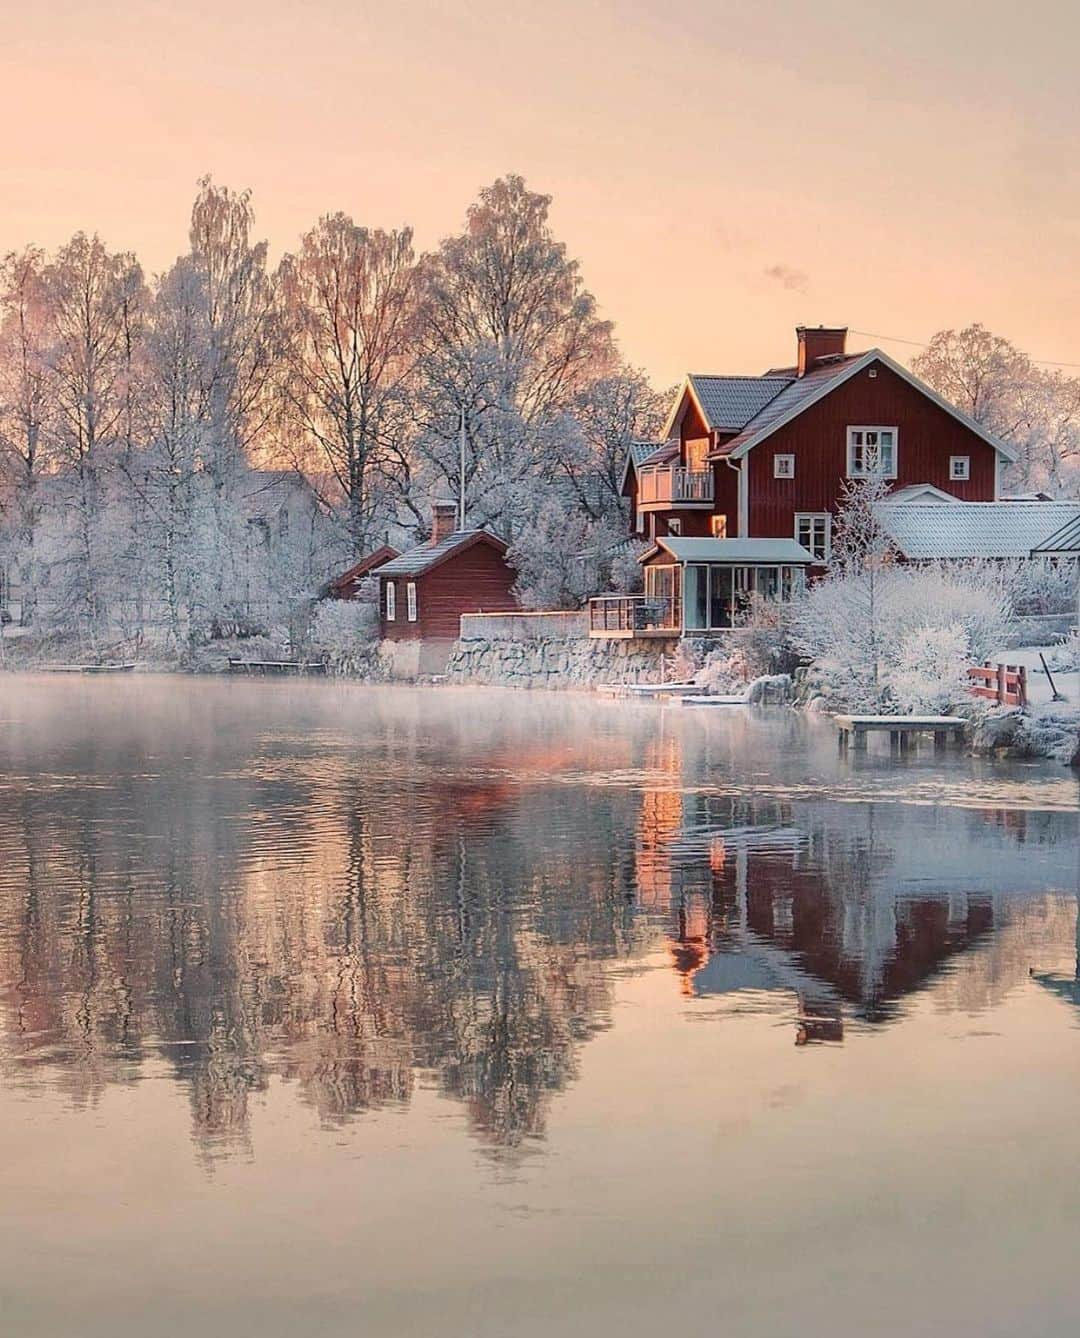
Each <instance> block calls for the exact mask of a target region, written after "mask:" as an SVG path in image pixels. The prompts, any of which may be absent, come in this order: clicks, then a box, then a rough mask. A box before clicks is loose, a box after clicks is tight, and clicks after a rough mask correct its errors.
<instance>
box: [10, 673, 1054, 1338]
mask: <svg viewBox="0 0 1080 1338" xmlns="http://www.w3.org/2000/svg"><path fill="white" fill-rule="evenodd" d="M1077 809H1078V788H1077V782H1076V779H1075V777H1072V776H1070V775H1069V774H1068V773H1065V772H1063V771H1061V770H1060V769H1056V768H1049V767H1045V766H1042V765H1034V764H1033V765H1031V766H1018V765H1016V764H1011V765H1006V764H1000V763H992V762H977V761H973V760H970V759H964V758H959V757H947V758H933V757H912V758H904V759H893V760H890V759H889V758H888V757H887V756H882V755H878V754H876V753H874V752H871V753H870V754H869V755H867V756H850V757H848V758H841V757H839V756H838V754H837V752H836V748H835V742H834V739H833V736H832V734H831V732H830V730H829V728H828V726H827V725H826V724H824V723H822V722H819V721H814V720H811V719H807V718H804V717H801V716H799V715H797V714H795V713H791V712H779V711H778V712H773V713H757V714H755V713H749V712H731V713H726V712H724V711H708V712H695V711H692V710H687V709H678V708H667V709H664V708H659V707H657V706H656V705H653V704H650V705H638V704H633V705H623V704H620V703H614V702H606V701H598V700H595V699H593V698H590V697H585V696H576V695H570V694H567V695H559V694H551V695H547V694H530V695H522V694H511V693H501V692H497V691H490V690H485V691H481V690H476V691H473V690H467V689H449V688H447V689H416V690H413V689H406V688H366V687H363V686H359V685H354V684H348V685H337V684H333V683H324V682H311V683H289V682H284V683H259V682H255V683H252V682H250V681H247V682H232V681H228V680H199V679H193V678H181V677H177V678H165V677H160V678H155V677H150V676H146V677H143V676H137V675H136V676H131V677H127V678H125V680H124V681H123V682H120V681H118V680H115V679H113V680H106V679H89V680H87V679H82V678H77V677H76V678H69V677H66V676H65V677H40V678H25V679H17V678H14V677H7V678H0V1230H2V1232H3V1234H4V1236H5V1238H6V1240H7V1242H8V1244H7V1245H6V1246H5V1248H4V1249H3V1250H2V1251H0V1328H4V1326H5V1325H6V1326H7V1328H6V1330H5V1331H10V1332H12V1333H15V1334H20V1335H21V1334H30V1335H36V1334H49V1335H55V1334H68V1333H70V1334H73V1335H75V1334H78V1335H80V1338H82V1335H97V1334H99V1333H100V1334H106V1333H108V1334H116V1333H123V1334H129V1333H130V1334H140V1335H142V1334H156V1333H162V1334H172V1333H179V1332H187V1331H188V1330H189V1329H191V1328H192V1327H193V1326H194V1325H196V1324H202V1325H203V1327H204V1328H205V1329H206V1330H207V1331H208V1332H212V1333H218V1332H221V1333H225V1332H228V1333H231V1334H247V1333H252V1334H254V1333H259V1334H260V1335H277V1334H279V1333H280V1334H286V1333H289V1334H292V1333H294V1332H296V1331H297V1329H298V1328H299V1329H300V1330H302V1331H305V1332H319V1333H326V1334H333V1335H337V1334H346V1333H348V1334H354V1333H364V1334H365V1335H367V1334H375V1335H382V1334H387V1335H398V1334H413V1333H423V1334H427V1333H432V1332H439V1333H444V1334H483V1335H487V1334H491V1335H495V1334H500V1335H502V1334H514V1335H516V1334H526V1335H532V1334H551V1333H556V1332H579V1331H585V1330H586V1328H591V1329H592V1331H594V1332H596V1333H600V1334H607V1333H611V1334H616V1333H618V1334H619V1335H621V1336H623V1338H625V1335H636V1334H639V1333H640V1334H646V1333H648V1334H654V1333H655V1331H656V1328H657V1326H658V1325H660V1324H669V1323H671V1319H672V1315H673V1312H675V1311H677V1313H678V1318H679V1322H680V1323H681V1324H682V1326H683V1327H684V1328H687V1329H688V1330H689V1331H690V1332H692V1333H698V1332H705V1331H709V1332H712V1331H713V1329H714V1327H715V1326H716V1325H717V1324H719V1325H720V1326H721V1329H722V1331H723V1332H724V1333H725V1334H741V1333H746V1334H755V1335H756V1334H763V1335H764V1334H776V1333H783V1332H794V1331H799V1332H801V1333H826V1332H828V1333H830V1334H838V1333H841V1334H846V1333H852V1334H862V1333H864V1332H867V1331H870V1330H871V1329H872V1330H873V1331H874V1332H875V1333H889V1334H891V1333H897V1334H900V1333H905V1334H909V1333H918V1332H927V1333H930V1332H935V1333H937V1332H942V1331H945V1332H949V1331H952V1332H978V1333H980V1334H985V1333H998V1332H1000V1333H1002V1334H1004V1333H1016V1332H1020V1331H1023V1332H1025V1333H1043V1332H1045V1333H1056V1332H1060V1331H1061V1326H1062V1325H1063V1324H1065V1323H1068V1322H1073V1323H1075V1321H1076V1320H1077V1319H1080V1294H1078V1293H1077V1290H1076V1288H1075V1287H1074V1285H1073V1283H1072V1281H1071V1275H1072V1272H1073V1269H1074V1265H1073V1263H1072V1261H1073V1259H1074V1257H1075V1253H1076V1250H1077V1247H1078V1246H1080V1191H1078V1190H1074V1188H1073V1181H1074V1179H1075V1177H1074V1175H1073V1174H1072V1171H1071V1167H1072V1166H1073V1164H1074V1161H1075V1155H1074V1152H1075V1146H1076V1140H1075V1125H1076V1111H1077V1110H1078V1109H1080V1104H1078V1100H1077V1098H1078V1097H1080V983H1078V980H1077V892H1078V881H1077V837H1078V813H1077Z"/></svg>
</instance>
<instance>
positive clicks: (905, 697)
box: [889, 622, 972, 711]
mask: <svg viewBox="0 0 1080 1338" xmlns="http://www.w3.org/2000/svg"><path fill="white" fill-rule="evenodd" d="M971 658H972V656H971V643H970V641H969V639H968V634H967V631H966V630H965V628H964V627H963V625H962V624H961V623H959V622H955V623H951V624H949V625H947V626H943V627H935V626H923V627H920V628H918V629H917V630H916V631H914V632H911V633H909V634H908V635H907V636H906V637H905V638H904V640H903V641H902V642H901V643H900V645H899V647H898V649H897V656H896V664H895V667H894V668H893V669H892V671H891V673H890V675H889V686H890V687H891V689H892V693H893V697H894V698H895V700H896V702H897V703H898V705H900V706H901V707H902V708H903V709H904V710H906V711H920V710H932V711H941V710H943V709H944V708H945V707H947V706H948V705H949V703H950V702H953V701H955V700H956V699H957V697H959V696H961V695H962V694H963V692H964V689H965V687H966V680H967V669H968V666H969V664H970V663H971Z"/></svg>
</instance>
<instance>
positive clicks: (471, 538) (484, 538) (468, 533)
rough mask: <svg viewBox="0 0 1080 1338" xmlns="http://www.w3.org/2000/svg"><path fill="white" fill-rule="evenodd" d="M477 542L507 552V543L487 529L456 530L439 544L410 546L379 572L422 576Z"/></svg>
mask: <svg viewBox="0 0 1080 1338" xmlns="http://www.w3.org/2000/svg"><path fill="white" fill-rule="evenodd" d="M475 543H489V544H491V545H492V547H494V548H497V549H498V550H499V552H500V553H505V552H506V544H505V543H503V541H502V540H501V539H500V538H499V537H498V536H497V535H494V534H491V533H489V531H487V530H455V531H454V533H453V534H448V535H447V536H446V538H445V539H440V540H439V542H438V543H437V544H421V545H420V546H419V547H418V548H410V549H409V551H408V552H407V553H402V554H401V556H400V557H396V558H391V560H390V561H389V562H384V563H383V564H382V566H381V567H379V569H378V573H379V575H380V576H422V575H423V574H424V573H425V572H428V571H430V570H431V569H432V567H437V566H438V565H439V564H440V563H441V562H445V561H446V560H447V558H451V557H453V556H454V554H455V553H457V552H458V551H460V550H462V549H465V548H471V547H472V545H473V544H475Z"/></svg>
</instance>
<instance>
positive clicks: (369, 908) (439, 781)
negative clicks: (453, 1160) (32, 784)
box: [0, 723, 638, 1155]
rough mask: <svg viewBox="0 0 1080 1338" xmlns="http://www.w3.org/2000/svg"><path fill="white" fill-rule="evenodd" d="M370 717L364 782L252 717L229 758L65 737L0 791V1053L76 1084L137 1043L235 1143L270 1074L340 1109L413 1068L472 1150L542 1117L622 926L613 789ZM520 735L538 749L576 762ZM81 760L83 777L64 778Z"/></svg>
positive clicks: (120, 1061) (212, 1148)
mask: <svg viewBox="0 0 1080 1338" xmlns="http://www.w3.org/2000/svg"><path fill="white" fill-rule="evenodd" d="M394 728H395V731H397V732H396V733H395V737H394V739H393V748H392V749H389V750H388V751H387V753H385V754H382V753H381V752H380V758H383V757H386V758H388V759H389V761H388V765H389V766H394V765H396V766H400V768H401V769H400V772H399V773H398V775H397V776H396V777H394V778H392V779H391V781H390V783H388V778H387V771H386V769H383V768H380V767H379V766H373V765H372V764H371V762H370V760H365V761H364V762H363V763H361V764H356V763H354V762H352V761H351V760H350V759H349V758H348V757H347V756H342V757H338V758H335V759H331V760H330V762H329V763H328V761H327V759H326V758H325V757H321V756H317V755H316V753H315V751H314V750H312V751H311V752H310V753H309V754H305V751H304V749H303V748H300V749H298V750H297V749H290V750H286V751H285V754H284V755H283V756H281V757H278V758H275V757H274V756H270V755H268V754H267V753H266V752H265V751H264V750H262V749H261V748H260V746H259V743H258V739H257V736H252V737H250V738H248V739H246V740H245V742H246V743H247V745H248V751H247V752H245V751H244V750H243V749H237V748H235V741H233V742H231V743H230V745H229V747H228V750H227V755H226V746H225V744H224V743H222V744H221V745H218V744H217V743H216V742H215V741H214V739H213V738H212V737H204V738H202V739H201V740H200V743H201V747H202V750H203V751H202V753H201V754H200V756H199V757H198V758H197V760H193V759H192V757H191V756H190V743H189V742H188V741H187V740H184V741H183V743H182V744H181V743H180V742H179V741H173V740H171V738H168V737H167V738H166V740H165V741H164V745H162V746H163V747H164V752H165V754H166V760H165V764H164V765H160V764H159V770H158V774H157V775H156V776H153V777H150V778H148V777H147V776H146V774H145V771H144V769H143V768H142V767H140V766H139V765H137V764H135V763H132V762H131V761H130V760H128V759H126V758H125V756H124V755H123V753H122V752H121V750H120V749H119V748H117V750H116V752H115V755H111V756H109V757H108V758H99V759H87V758H85V757H78V758H75V757H72V758H68V759H65V762H66V765H64V766H63V767H61V768H60V770H61V771H62V772H63V774H64V779H63V780H62V781H60V782H59V783H57V784H55V785H53V786H48V785H46V786H42V787H40V788H38V789H37V790H35V791H34V792H33V797H30V794H31V792H29V791H28V792H27V795H26V797H25V798H24V800H23V803H22V807H21V808H20V807H18V806H12V807H9V808H6V809H4V810H3V811H0V851H3V852H5V853H6V852H9V851H16V852H18V856H19V857H18V859H17V860H14V861H13V860H8V861H6V863H5V862H3V861H0V980H3V981H8V982H11V984H9V985H7V986H5V987H4V989H3V994H2V996H0V1016H2V1019H3V1032H4V1034H3V1038H2V1041H0V1054H6V1055H7V1056H8V1057H9V1058H15V1057H17V1058H18V1059H19V1060H20V1068H21V1071H22V1073H23V1075H24V1077H25V1076H26V1075H28V1074H30V1073H31V1072H32V1070H33V1069H34V1068H35V1067H39V1068H41V1067H48V1068H49V1070H50V1081H55V1082H58V1083H59V1084H61V1085H62V1086H63V1087H64V1088H66V1089H67V1090H68V1091H69V1092H70V1093H71V1095H72V1097H73V1098H74V1099H76V1100H78V1101H80V1102H87V1101H93V1100H96V1098H97V1097H98V1096H99V1095H100V1094H101V1092H102V1091H103V1090H104V1088H105V1087H106V1086H107V1085H108V1084H110V1083H117V1082H130V1081H134V1080H136V1079H137V1078H138V1077H139V1076H140V1074H141V1073H142V1072H143V1070H144V1066H145V1063H146V1062H147V1061H148V1060H150V1059H156V1058H160V1060H161V1061H163V1062H164V1063H165V1064H166V1065H167V1066H168V1068H169V1069H170V1071H171V1072H172V1074H173V1075H174V1077H175V1078H176V1079H177V1080H178V1081H179V1082H181V1083H182V1084H183V1085H184V1086H185V1087H186V1089H187V1091H188V1093H189V1099H190V1103H191V1110H192V1121H193V1129H194V1133H195V1136H196V1138H197V1139H198V1141H199V1143H200V1146H201V1147H203V1148H204V1149H205V1151H206V1152H207V1154H210V1155H213V1154H215V1153H216V1152H229V1151H230V1150H232V1149H234V1148H236V1147H243V1146H244V1145H245V1143H246V1139H247V1137H248V1122H249V1097H250V1094H251V1093H252V1092H253V1091H259V1090H263V1089H265V1088H266V1087H267V1085H268V1084H269V1083H270V1082H271V1081H272V1080H273V1079H274V1078H278V1079H280V1080H284V1081H288V1082H291V1083H295V1084H296V1085H297V1086H298V1088H299V1089H300V1091H301V1092H302V1094H303V1096H304V1099H305V1100H306V1101H308V1102H309V1103H310V1104H311V1105H312V1106H313V1107H314V1109H315V1110H317V1111H318V1113H319V1115H320V1117H321V1118H322V1119H323V1120H325V1121H328V1122H338V1121H342V1120H347V1119H349V1118H351V1117H353V1116H355V1115H356V1114H358V1113H360V1112H363V1111H365V1110H368V1109H371V1108H374V1107H378V1106H381V1105H385V1104H395V1103H401V1102H404V1101H406V1100H408V1099H409V1096H410V1093H411V1091H412V1088H413V1083H414V1081H415V1075H416V1074H417V1073H422V1074H425V1075H430V1077H431V1078H432V1079H433V1080H434V1082H435V1083H436V1085H437V1086H438V1088H439V1090H441V1091H442V1092H444V1093H445V1094H446V1095H447V1096H448V1097H450V1098H452V1099H455V1100H458V1101H460V1102H462V1103H463V1104H464V1107H465V1109H466V1110H467V1111H468V1113H469V1117H470V1120H471V1122H472V1124H473V1126H474V1128H475V1129H476V1131H477V1132H478V1133H479V1134H480V1135H481V1136H482V1137H483V1138H484V1139H485V1140H486V1141H490V1142H491V1143H492V1144H493V1145H497V1146H513V1145H516V1144H518V1143H520V1142H521V1141H522V1140H523V1139H527V1138H529V1137H533V1136H536V1135H538V1134H540V1133H542V1131H543V1128H544V1123H545V1117H546V1109H547V1105H548V1102H549V1100H550V1098H551V1095H552V1094H553V1093H556V1092H558V1091H559V1090H561V1089H562V1088H563V1087H564V1086H565V1085H566V1084H567V1082H569V1081H571V1080H572V1079H573V1077H574V1074H575V1072H576V1064H577V1058H576V1057H577V1051H578V1049H579V1048H580V1046H581V1045H582V1044H583V1043H584V1042H585V1041H586V1040H587V1039H588V1037H589V1036H590V1035H592V1034H593V1033H594V1032H595V1030H596V1029H597V1028H598V1027H602V1026H604V1025H606V1018H607V1014H608V1011H609V1008H610V986H609V983H608V980H607V977H606V975H605V973H604V969H603V962H604V960H605V959H606V958H610V957H612V956H614V955H622V954H625V953H627V952H628V951H631V950H633V949H634V947H635V946H636V943H637V941H638V940H637V937H636V936H637V933H638V930H637V929H636V927H635V925H636V921H635V919H634V914H633V908H632V906H631V904H630V896H629V892H630V887H631V884H630V882H629V879H630V875H631V872H632V870H630V869H629V868H627V867H626V865H625V859H626V856H625V852H626V851H627V850H628V849H629V848H631V847H632V843H631V842H630V840H629V839H628V830H629V826H630V823H631V821H632V811H631V810H632V808H633V796H632V794H631V793H629V792H627V793H625V794H624V795H620V796H619V797H618V800H617V802H616V803H614V804H613V803H611V801H610V799H609V798H605V799H597V798H595V797H591V796H590V795H589V794H582V792H581V790H580V788H579V787H577V786H576V785H574V784H573V782H572V781H568V784H567V788H566V790H565V792H558V791H557V792H555V793H552V792H551V791H549V790H548V789H537V790H532V789H531V788H530V786H529V775H530V753H529V747H530V746H532V747H535V746H538V744H539V742H540V741H539V740H529V739H526V740H524V741H523V745H524V746H523V748H517V749H515V750H513V752H512V753H510V754H508V755H506V756H505V757H503V756H499V755H497V754H495V753H493V752H491V751H488V752H486V753H484V755H483V760H484V764H485V765H484V767H483V768H482V769H479V770H478V769H477V767H476V766H475V764H474V763H473V758H472V756H471V754H470V753H469V750H468V748H467V740H466V739H465V738H464V736H462V737H461V738H459V739H457V740H455V739H450V740H445V739H444V740H442V741H440V746H439V747H437V748H435V747H432V743H431V741H430V740H427V739H424V738H422V737H420V736H417V735H413V736H411V737H408V736H406V737H403V736H402V734H401V732H400V727H399V725H398V724H397V723H395V726H394ZM169 743H174V747H175V751H174V752H172V753H170V752H169V750H168V746H167V745H168V744H169ZM448 744H449V747H448V746H447V745H448ZM613 746H615V744H614V742H613ZM617 746H618V747H619V748H620V749H621V750H622V754H621V755H620V761H622V762H624V763H625V757H626V756H628V753H627V746H626V745H625V744H624V743H620V744H618V745H617ZM544 749H545V751H544V752H543V754H542V756H540V762H539V763H538V765H542V768H543V769H548V768H551V769H553V770H555V771H556V772H557V771H558V769H559V768H560V767H561V768H562V769H564V770H565V771H566V772H567V773H572V771H573V770H574V769H575V768H581V769H583V770H584V769H585V768H586V766H587V765H588V762H589V760H591V759H587V758H586V754H585V752H584V751H583V750H582V749H578V748H571V749H564V750H562V753H561V754H560V756H557V757H555V756H552V753H551V746H550V743H545V744H544ZM297 753H299V755H297ZM624 755H625V756H624ZM466 760H468V762H469V764H470V765H469V766H468V767H466V766H465V765H464V764H465V762H466ZM88 762H92V763H93V764H94V767H93V769H95V770H96V771H97V772H99V774H100V776H101V778H102V779H103V781H104V782H107V783H99V784H97V785H94V784H80V783H79V782H78V781H77V779H74V778H75V777H77V776H78V774H79V772H80V770H86V769H88ZM425 773H426V774H425ZM553 828H557V829H559V830H560V842H559V844H558V847H557V849H555V850H554V851H553V850H552V848H551V845H550V833H551V831H552V829H553Z"/></svg>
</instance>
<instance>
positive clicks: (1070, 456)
mask: <svg viewBox="0 0 1080 1338" xmlns="http://www.w3.org/2000/svg"><path fill="white" fill-rule="evenodd" d="M911 365H912V370H913V371H914V372H915V373H916V374H917V375H918V376H920V377H922V379H923V380H924V381H925V382H926V383H927V384H928V385H929V386H931V387H932V388H933V389H934V390H936V391H937V392H938V393H939V394H940V395H943V396H944V397H945V398H946V399H947V400H949V401H950V402H951V403H953V404H955V405H956V406H957V408H959V409H962V410H963V412H964V413H966V414H968V415H969V416H970V417H972V418H974V419H975V421H976V422H977V423H980V424H982V425H983V426H984V427H986V428H988V429H989V430H990V431H991V432H993V433H995V434H996V435H997V436H999V437H1001V438H1002V440H1004V441H1006V442H1008V443H1010V444H1011V445H1013V446H1014V447H1016V449H1017V451H1018V453H1019V458H1018V459H1017V461H1016V463H1015V464H1012V465H1010V466H1009V467H1008V469H1007V472H1006V484H1007V486H1008V488H1009V489H1011V490H1031V489H1047V490H1049V491H1050V492H1052V493H1054V494H1056V495H1063V496H1064V495H1071V494H1075V492H1076V491H1077V487H1078V485H1080V378H1077V377H1070V376H1066V375H1064V374H1063V373H1062V372H1060V371H1054V370H1047V369H1044V368H1040V367H1038V366H1036V365H1035V364H1034V363H1033V362H1032V361H1031V359H1030V358H1029V357H1028V356H1027V354H1025V353H1023V352H1021V351H1020V350H1019V349H1018V348H1016V346H1015V345H1013V344H1011V343H1009V341H1008V340H1007V339H1003V338H1001V336H1000V335H995V334H992V333H991V332H990V331H989V330H987V329H985V327H983V326H982V325H979V324H975V325H969V326H967V327H966V328H965V329H963V330H941V331H939V332H938V333H937V334H936V335H934V337H933V338H932V339H931V341H930V343H929V344H928V345H927V347H926V349H925V350H924V351H923V352H922V353H920V354H919V355H918V356H917V357H916V358H914V359H913V360H912V364H911Z"/></svg>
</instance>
